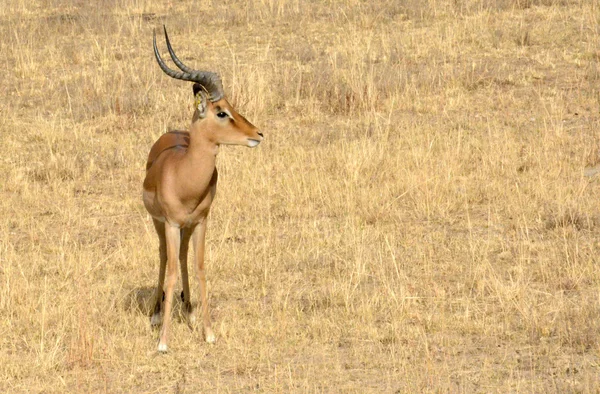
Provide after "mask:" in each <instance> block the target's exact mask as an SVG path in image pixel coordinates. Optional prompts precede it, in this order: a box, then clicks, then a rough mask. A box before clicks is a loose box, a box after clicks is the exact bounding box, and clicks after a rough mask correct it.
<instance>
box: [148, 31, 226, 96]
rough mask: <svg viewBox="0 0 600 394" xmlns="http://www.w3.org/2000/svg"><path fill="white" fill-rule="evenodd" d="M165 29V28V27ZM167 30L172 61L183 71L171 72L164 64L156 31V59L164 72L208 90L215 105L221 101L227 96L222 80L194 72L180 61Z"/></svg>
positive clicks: (203, 72)
mask: <svg viewBox="0 0 600 394" xmlns="http://www.w3.org/2000/svg"><path fill="white" fill-rule="evenodd" d="M163 27H164V26H163ZM164 30H165V38H166V42H167V48H168V49H169V54H170V55H171V59H173V62H174V63H175V65H176V66H177V67H179V68H180V69H181V71H175V70H171V69H170V68H169V67H168V66H167V65H166V64H165V62H164V60H163V59H162V57H160V53H159V51H158V47H157V46H156V30H154V32H153V44H154V56H155V57H156V61H157V62H158V65H159V66H160V68H161V69H162V70H163V72H164V73H165V74H167V75H168V76H170V77H171V78H175V79H181V80H183V81H190V82H197V83H199V84H200V85H202V86H203V87H204V89H206V91H207V92H208V94H209V95H210V101H212V102H213V103H214V102H215V101H219V100H221V99H222V98H223V97H224V96H225V94H224V93H223V84H222V83H221V78H219V75H218V74H217V73H214V72H211V71H199V70H194V69H192V68H189V67H187V66H186V65H185V64H183V63H182V62H181V60H179V58H178V57H177V56H176V55H175V51H173V48H172V47H171V43H170V42H169V36H168V35H167V28H166V27H164Z"/></svg>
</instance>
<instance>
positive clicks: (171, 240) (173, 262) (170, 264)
mask: <svg viewBox="0 0 600 394" xmlns="http://www.w3.org/2000/svg"><path fill="white" fill-rule="evenodd" d="M165 238H166V240H167V272H166V278H165V279H166V281H165V311H164V314H163V324H162V329H161V331H160V340H159V342H158V351H159V352H163V353H164V352H166V351H167V340H168V336H169V335H168V333H169V326H170V325H171V309H172V308H173V290H174V288H175V284H176V283H177V274H178V272H177V271H178V270H177V260H178V257H179V246H180V245H181V234H180V231H179V228H178V227H173V226H171V225H170V224H169V223H165Z"/></svg>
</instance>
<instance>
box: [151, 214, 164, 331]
mask: <svg viewBox="0 0 600 394" xmlns="http://www.w3.org/2000/svg"><path fill="white" fill-rule="evenodd" d="M154 228H155V229H156V233H157V234H158V241H159V247H158V250H159V254H160V268H159V272H158V286H157V287H156V303H155V304H154V312H153V313H152V317H151V318H150V324H151V325H153V326H158V325H159V324H160V310H161V306H162V303H163V297H164V294H165V293H164V291H163V285H164V283H165V269H166V268H167V242H166V240H165V224H164V223H162V222H159V221H158V220H156V219H154Z"/></svg>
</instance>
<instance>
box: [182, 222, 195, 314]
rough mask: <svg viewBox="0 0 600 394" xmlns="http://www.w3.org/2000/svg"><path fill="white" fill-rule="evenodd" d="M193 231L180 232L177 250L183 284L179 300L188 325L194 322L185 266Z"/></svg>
mask: <svg viewBox="0 0 600 394" xmlns="http://www.w3.org/2000/svg"><path fill="white" fill-rule="evenodd" d="M193 231H194V229H193V228H186V229H182V230H181V248H180V249H179V264H180V265H181V280H182V282H183V293H182V294H181V298H182V301H183V310H184V311H185V314H186V317H187V318H188V322H189V323H193V322H194V315H193V313H192V312H193V311H192V303H191V302H190V299H191V298H190V281H189V278H188V265H187V259H188V247H189V245H190V238H191V237H192V232H193Z"/></svg>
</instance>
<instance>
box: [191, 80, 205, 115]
mask: <svg viewBox="0 0 600 394" xmlns="http://www.w3.org/2000/svg"><path fill="white" fill-rule="evenodd" d="M207 98H208V95H207V93H206V91H205V90H204V88H203V87H202V85H200V84H199V83H195V84H194V108H195V110H196V111H195V114H194V118H196V117H198V118H199V119H204V118H206V112H207V109H208V106H207V105H206V101H207ZM196 114H197V116H196Z"/></svg>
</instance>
